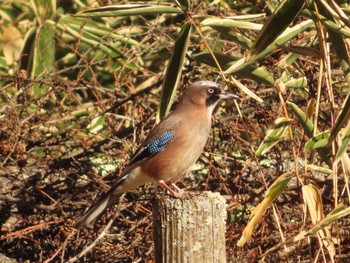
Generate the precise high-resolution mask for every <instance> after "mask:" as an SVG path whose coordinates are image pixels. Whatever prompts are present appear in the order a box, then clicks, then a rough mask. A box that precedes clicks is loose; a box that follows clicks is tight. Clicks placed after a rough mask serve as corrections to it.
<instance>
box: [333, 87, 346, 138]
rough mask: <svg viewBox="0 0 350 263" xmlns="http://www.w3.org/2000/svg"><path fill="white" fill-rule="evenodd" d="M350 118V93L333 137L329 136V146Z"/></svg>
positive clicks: (335, 126)
mask: <svg viewBox="0 0 350 263" xmlns="http://www.w3.org/2000/svg"><path fill="white" fill-rule="evenodd" d="M349 117H350V93H349V94H348V95H347V96H346V99H345V101H344V103H343V105H342V107H341V109H340V112H339V113H338V116H337V119H336V121H335V124H334V127H333V128H332V131H331V135H330V136H329V144H330V143H332V141H333V140H334V138H335V137H336V136H337V134H338V132H339V131H340V129H341V127H343V125H344V124H345V123H347V122H348V121H349Z"/></svg>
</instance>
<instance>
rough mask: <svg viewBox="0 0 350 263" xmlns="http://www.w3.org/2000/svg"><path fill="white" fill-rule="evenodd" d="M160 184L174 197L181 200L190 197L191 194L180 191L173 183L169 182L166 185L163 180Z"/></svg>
mask: <svg viewBox="0 0 350 263" xmlns="http://www.w3.org/2000/svg"><path fill="white" fill-rule="evenodd" d="M159 184H160V186H161V187H163V189H165V190H166V191H167V193H168V194H169V195H171V196H172V197H175V198H179V199H185V198H188V197H189V194H188V193H187V192H186V191H184V190H182V189H180V188H179V187H177V185H176V184H174V183H173V182H167V183H166V182H164V181H163V180H160V181H159Z"/></svg>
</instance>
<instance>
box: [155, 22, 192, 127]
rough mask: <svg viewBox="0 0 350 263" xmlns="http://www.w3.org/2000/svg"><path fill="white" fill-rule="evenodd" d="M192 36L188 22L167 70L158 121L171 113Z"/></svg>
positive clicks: (176, 43)
mask: <svg viewBox="0 0 350 263" xmlns="http://www.w3.org/2000/svg"><path fill="white" fill-rule="evenodd" d="M190 35H191V24H190V23H189V22H187V23H186V24H184V25H183V26H182V29H181V32H180V33H179V36H178V38H177V40H176V42H175V46H174V48H173V53H172V55H171V58H170V61H169V64H168V66H167V69H166V73H165V77H164V81H163V85H162V95H161V99H160V105H159V110H158V114H157V120H158V121H159V120H161V119H163V118H164V117H165V116H166V115H167V114H168V113H169V111H170V108H171V105H172V102H173V99H174V96H175V93H176V88H177V85H178V83H179V80H180V77H181V73H182V67H183V64H184V60H185V56H186V52H187V46H188V41H189V38H190Z"/></svg>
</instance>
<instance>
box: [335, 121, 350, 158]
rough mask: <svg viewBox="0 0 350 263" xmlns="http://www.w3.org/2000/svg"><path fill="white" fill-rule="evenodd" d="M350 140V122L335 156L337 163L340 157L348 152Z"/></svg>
mask: <svg viewBox="0 0 350 263" xmlns="http://www.w3.org/2000/svg"><path fill="white" fill-rule="evenodd" d="M349 142H350V122H349V123H348V126H347V127H346V130H345V133H344V136H343V137H342V139H341V144H340V147H339V149H338V151H337V154H336V156H335V163H337V162H338V160H340V158H341V157H342V156H343V154H344V153H346V151H347V149H348V145H349Z"/></svg>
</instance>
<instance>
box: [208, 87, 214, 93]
mask: <svg viewBox="0 0 350 263" xmlns="http://www.w3.org/2000/svg"><path fill="white" fill-rule="evenodd" d="M207 91H208V93H209V94H214V92H215V89H214V88H209V89H207Z"/></svg>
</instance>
